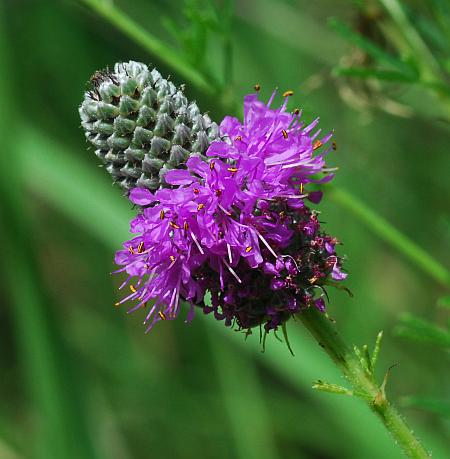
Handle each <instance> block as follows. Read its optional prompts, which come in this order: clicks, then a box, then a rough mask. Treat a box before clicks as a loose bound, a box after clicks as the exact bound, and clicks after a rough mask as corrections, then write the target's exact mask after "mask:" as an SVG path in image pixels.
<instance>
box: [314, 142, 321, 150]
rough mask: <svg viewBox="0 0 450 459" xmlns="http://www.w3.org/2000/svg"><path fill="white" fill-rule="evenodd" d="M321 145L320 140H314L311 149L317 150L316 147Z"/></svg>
mask: <svg viewBox="0 0 450 459" xmlns="http://www.w3.org/2000/svg"><path fill="white" fill-rule="evenodd" d="M322 145H323V143H322V141H320V140H316V141H315V142H314V144H313V150H317V149H318V148H320V147H321V146H322Z"/></svg>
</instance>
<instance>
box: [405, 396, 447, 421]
mask: <svg viewBox="0 0 450 459" xmlns="http://www.w3.org/2000/svg"><path fill="white" fill-rule="evenodd" d="M401 404H402V405H403V406H406V407H414V408H420V409H422V410H425V411H429V412H430V413H435V414H437V415H439V416H443V417H445V418H450V400H443V399H437V398H434V397H427V396H420V395H412V396H409V397H403V398H402V399H401Z"/></svg>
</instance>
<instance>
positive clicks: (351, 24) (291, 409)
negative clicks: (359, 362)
mask: <svg viewBox="0 0 450 459" xmlns="http://www.w3.org/2000/svg"><path fill="white" fill-rule="evenodd" d="M362 3H364V4H365V3H366V2H348V1H343V0H340V1H337V2H336V1H331V0H318V1H315V2H306V1H303V0H289V1H287V0H286V1H276V0H242V1H239V2H235V4H234V5H233V2H231V1H220V0H217V1H212V0H211V1H206V0H204V1H201V0H196V1H194V0H190V1H187V2H180V1H167V0H154V1H148V0H133V1H132V2H129V1H128V2H127V1H124V0H122V1H115V2H112V1H109V0H104V1H103V0H84V1H83V2H82V1H77V0H66V1H61V2H54V1H53V0H41V1H39V2H37V1H32V0H19V1H4V2H2V3H1V4H0V8H1V9H0V20H1V29H0V34H1V35H0V62H1V72H0V83H1V88H2V96H1V101H2V108H1V110H0V136H1V138H2V151H1V153H0V158H1V161H0V164H1V166H2V174H1V178H0V184H1V187H0V190H1V197H0V202H1V212H2V214H1V221H0V235H1V238H2V247H3V250H2V258H1V260H2V263H1V267H2V276H1V277H0V286H1V293H2V299H3V307H2V308H1V309H0V316H1V325H0V327H1V334H0V339H1V349H2V351H1V353H0V366H1V376H2V377H1V378H0V390H1V398H0V457H1V458H6V459H8V458H45V459H52V458H58V459H60V458H62V457H64V458H68V459H72V458H73V459H74V458H77V459H78V458H80V457H83V458H84V459H91V458H93V459H97V458H99V459H101V458H105V459H106V458H108V459H110V458H121V459H122V458H124V459H127V458H133V459H137V458H148V457H158V458H159V457H170V458H195V457H205V458H209V457H214V458H230V457H233V458H234V457H237V458H241V457H242V458H245V459H249V458H259V459H263V458H267V459H275V458H291V457H292V458H317V457H321V458H330V459H333V458H342V457H345V458H349V459H352V458H355V459H356V458H358V459H359V458H361V457H368V458H377V457H384V458H386V459H388V458H393V459H394V458H399V457H400V453H399V452H398V451H397V449H396V448H395V445H393V444H392V442H391V439H390V438H388V436H387V434H386V433H385V432H384V430H383V428H382V426H381V424H379V423H378V422H377V421H376V420H375V419H374V418H373V417H372V415H371V414H370V413H369V412H368V410H367V409H366V408H365V407H364V406H362V404H360V403H359V402H358V400H355V399H353V398H350V397H333V396H331V395H329V394H326V393H321V392H316V391H313V390H311V384H312V383H313V382H314V381H315V380H317V379H322V380H325V381H333V382H339V381H340V379H339V378H340V376H339V375H338V374H337V373H336V371H335V370H334V368H333V367H332V365H331V363H330V362H329V361H328V360H327V358H326V356H325V355H324V354H323V353H322V352H321V349H320V347H319V346H317V344H316V343H314V342H313V341H312V340H311V339H310V337H309V336H308V335H307V334H306V333H305V332H304V330H302V328H301V327H300V325H296V324H291V325H290V327H289V337H290V341H291V345H292V348H293V350H294V352H295V354H296V356H295V358H293V357H291V355H290V354H289V352H288V350H287V349H286V348H285V346H284V345H283V344H281V343H278V342H277V341H276V340H274V339H272V340H270V341H268V343H267V345H266V348H267V349H266V353H265V354H262V353H261V352H260V345H259V341H258V337H257V336H256V334H255V336H250V337H248V339H247V340H246V341H245V340H244V336H243V335H242V334H238V333H236V332H234V331H231V330H229V329H226V328H225V327H223V325H222V324H218V323H215V321H214V320H212V319H211V318H209V317H202V316H200V315H199V316H198V317H196V319H195V320H194V322H193V323H192V324H191V325H189V326H187V325H185V324H184V323H183V321H182V320H180V321H178V322H177V323H174V322H170V323H168V324H162V325H161V326H159V327H157V328H156V329H155V330H153V331H152V333H151V334H150V335H144V333H143V331H144V330H143V328H142V321H141V319H142V317H139V315H138V314H134V315H130V316H128V315H126V313H125V311H124V310H121V309H115V308H114V307H113V306H112V305H113V304H114V303H115V302H116V299H117V298H118V295H117V293H116V288H117V286H118V285H119V282H120V280H118V279H115V278H111V276H110V275H109V273H110V272H111V271H112V270H113V269H114V265H113V263H112V259H113V252H114V251H115V250H116V249H117V248H118V247H120V244H121V242H122V241H123V240H125V239H126V237H127V228H128V221H129V218H130V216H131V215H132V214H133V210H132V208H131V206H130V205H129V204H128V202H127V201H126V200H125V199H124V198H123V197H122V196H121V192H120V190H118V189H116V188H114V187H112V186H111V184H110V180H109V176H108V174H107V173H106V172H105V171H104V170H103V169H102V168H99V167H97V166H98V160H97V159H96V158H95V155H94V154H93V152H92V151H87V150H86V147H87V145H86V142H85V140H84V138H83V133H82V130H81V129H80V128H79V118H78V113H77V107H78V105H79V103H80V102H81V99H82V95H83V92H84V90H85V83H86V81H87V80H88V78H89V76H90V75H91V74H92V73H93V72H94V71H95V70H97V69H99V68H104V67H106V66H107V65H109V66H112V64H113V63H114V62H116V61H119V60H129V59H134V60H139V61H143V62H152V63H153V64H154V65H156V66H157V67H158V68H159V69H160V71H161V72H162V73H163V74H164V75H169V74H170V75H172V80H173V81H174V82H175V83H176V84H182V83H186V93H187V96H188V97H189V98H190V99H196V100H197V102H198V104H199V106H200V108H201V109H202V110H204V111H209V112H210V115H211V116H212V117H213V118H214V119H216V120H217V121H220V119H221V117H222V116H223V115H224V114H225V113H227V112H232V111H233V112H235V113H239V111H240V110H241V102H240V101H241V100H242V97H243V96H244V95H245V94H246V93H248V92H251V91H252V88H253V85H254V84H255V83H260V84H261V87H262V91H261V92H262V95H263V97H267V98H268V97H269V95H270V93H271V92H272V90H273V88H274V87H275V86H278V87H279V88H280V89H281V90H284V89H293V90H294V92H295V95H294V96H293V97H292V101H291V104H292V107H296V106H298V107H301V108H303V109H304V113H305V114H306V118H307V119H312V117H313V116H315V115H320V116H321V123H322V125H323V126H324V127H328V128H330V129H332V128H333V129H335V132H336V141H337V145H338V150H337V151H336V152H335V153H333V154H332V155H330V165H331V166H336V165H337V166H339V167H340V170H339V173H338V175H337V178H336V181H335V182H336V185H335V186H336V187H337V188H336V190H339V192H341V194H340V195H339V194H334V198H333V199H331V198H332V197H333V194H332V192H331V190H330V192H329V193H328V197H329V198H330V199H327V193H326V194H325V199H324V202H323V203H322V204H320V206H319V207H318V208H319V210H322V211H323V216H322V220H324V221H325V222H326V224H325V225H326V228H327V230H328V231H329V232H331V233H333V234H336V235H337V236H338V237H339V238H340V239H341V240H342V241H344V246H343V247H342V250H343V251H344V252H345V253H346V254H347V256H348V264H347V266H348V269H349V271H350V273H351V275H350V277H349V280H348V283H347V285H348V287H349V288H350V289H351V291H352V292H353V293H354V298H353V299H350V298H349V297H348V295H346V294H345V292H341V291H334V292H331V303H330V306H329V313H330V314H331V316H332V317H334V318H335V319H336V320H337V322H338V326H339V328H340V329H341V330H342V332H343V334H344V336H346V337H347V338H348V339H349V340H350V341H352V342H353V343H354V344H358V345H360V344H361V343H364V342H370V341H371V338H372V337H375V336H376V334H377V333H378V331H379V330H380V329H383V330H384V332H385V338H384V343H383V347H382V351H381V353H380V355H379V359H378V360H379V361H378V364H377V366H378V369H379V372H380V373H381V374H378V378H379V379H382V377H383V374H384V372H385V371H386V370H387V369H388V368H389V367H390V366H391V365H393V364H396V363H400V365H398V366H397V367H395V368H394V369H392V371H391V372H390V375H389V380H388V386H387V390H388V392H389V394H390V396H391V398H392V399H394V400H395V399H398V398H400V397H401V396H403V395H405V394H408V398H405V408H404V410H405V412H407V414H408V417H409V418H410V419H411V422H412V424H413V427H414V429H415V430H417V431H419V432H420V437H421V438H422V439H423V440H424V443H425V444H427V446H429V447H430V448H431V449H432V450H433V452H434V456H435V457H446V456H448V452H446V451H447V450H448V448H449V445H448V438H449V436H450V425H449V421H448V399H449V397H450V394H449V387H450V384H449V381H450V370H449V365H448V363H449V361H448V350H445V349H443V348H442V347H439V346H437V347H436V346H433V345H430V344H428V343H424V342H419V341H416V340H407V339H402V338H401V337H398V336H396V335H395V334H394V333H393V330H394V328H395V327H396V326H398V325H399V324H400V326H401V327H409V326H410V325H411V324H412V323H413V324H416V325H417V324H422V325H421V326H422V329H421V330H422V331H421V332H420V333H422V336H423V328H424V327H425V329H426V330H428V331H430V330H434V332H436V330H439V331H445V332H446V330H447V328H446V327H447V324H446V322H447V320H448V309H445V308H435V306H434V305H435V304H436V301H437V299H438V298H445V297H446V296H448V288H447V287H446V284H448V281H447V279H448V278H447V277H446V276H447V273H448V269H449V268H448V265H449V264H448V259H447V258H446V256H445V254H446V253H448V252H449V250H450V232H449V225H448V222H449V221H450V220H449V219H450V209H449V207H448V203H447V202H448V199H447V197H448V196H449V193H450V182H449V180H448V171H449V170H450V156H449V155H448V135H449V127H448V123H444V122H442V121H441V119H442V118H444V119H445V116H446V114H447V115H448V111H445V108H446V107H448V105H446V104H447V102H446V96H445V91H444V92H442V94H444V95H443V96H442V97H441V89H442V88H441V86H442V84H448V80H447V78H448V62H447V61H448V42H449V41H448V30H450V29H449V28H448V27H447V26H445V23H444V24H443V25H442V24H441V23H440V21H441V20H442V18H443V17H444V16H445V14H448V13H445V11H447V10H446V9H445V8H446V2H444V1H441V2H439V1H437V0H435V1H433V2H426V1H424V0H423V1H419V0H417V1H415V2H413V3H411V5H410V6H408V8H404V7H403V6H400V7H401V10H400V11H401V12H404V15H405V17H406V18H407V20H408V22H407V23H406V25H405V23H404V22H401V21H400V22H399V20H398V17H397V19H395V18H394V16H393V14H392V5H398V3H397V2H393V1H389V2H388V1H387V0H385V1H384V2H380V3H378V2H377V3H374V5H375V8H376V9H377V11H379V12H380V16H379V17H378V16H376V17H374V18H371V19H370V20H369V23H370V28H371V30H373V33H371V34H369V36H366V35H364V33H362V34H361V30H359V29H358V21H360V18H361V15H362V14H364V11H365V9H364V8H366V6H364V5H362V6H361V4H362ZM394 11H397V12H398V10H395V9H394ZM330 17H334V18H336V19H335V21H336V22H335V24H338V26H337V27H338V29H339V30H341V32H342V31H345V33H344V35H345V38H346V40H343V39H342V38H341V35H340V34H339V33H338V31H336V30H335V29H334V28H330V27H329V26H328V22H329V18H330ZM439 18H441V19H439ZM136 24H138V25H139V27H137V26H136ZM406 26H408V27H409V29H405V27H406ZM358 30H359V35H355V33H358ZM411 30H412V31H413V32H411ZM436 30H442V31H443V32H444V33H445V34H447V35H446V37H447V38H445V37H444V38H442V37H441V36H440V35H439V37H438V36H437V35H436ZM388 31H389V33H388ZM406 32H407V33H406ZM405 33H406V36H407V37H409V39H406V38H405ZM411 33H413V34H415V35H413V36H416V37H417V36H419V37H420V38H421V41H422V42H423V43H424V45H425V46H426V49H428V50H430V51H431V53H432V56H433V60H437V61H438V65H439V69H440V70H439V72H440V73H439V74H440V75H442V77H441V80H440V82H441V86H440V87H439V88H440V89H438V88H437V86H434V85H429V84H425V85H423V84H422V81H421V80H422V79H423V73H422V72H423V71H424V70H423V69H427V68H429V66H430V61H429V60H428V59H429V57H427V56H426V54H423V52H424V51H423V49H422V50H421V51H420V50H419V51H420V52H419V51H418V50H417V48H416V47H414V46H411V45H408V46H410V47H409V48H407V49H406V50H405V49H404V48H401V47H400V43H403V42H405V43H409V41H408V40H411V35H410V34H411ZM408 34H409V35H408ZM361 36H362V37H364V41H363V42H355V37H361ZM396 37H397V38H396ZM349 38H350V41H351V43H352V44H350V45H349V44H348V42H347V40H348V39H349ZM361 43H362V46H361ZM439 43H440V44H439ZM355 44H357V45H358V47H359V48H360V49H361V51H360V52H362V53H363V54H364V55H366V59H368V60H369V64H370V65H368V66H367V67H364V68H369V69H371V70H374V69H375V71H376V72H380V71H382V72H385V71H388V72H397V73H400V74H402V75H409V73H408V72H410V74H411V75H413V74H414V75H416V74H419V75H420V79H421V80H420V81H419V82H414V83H413V84H411V83H410V82H409V81H407V82H405V81H404V78H403V80H402V78H397V79H396V80H395V81H385V79H383V77H386V75H387V74H386V73H385V74H381V78H380V75H377V74H376V73H373V74H371V75H370V78H369V79H363V80H362V81H360V83H364V85H365V86H361V87H359V88H362V89H361V90H360V89H359V88H358V90H355V86H354V85H355V82H356V80H355V79H354V78H352V79H351V80H350V79H348V76H345V77H343V76H339V77H337V76H335V75H334V74H333V69H335V68H336V67H342V66H343V62H344V63H345V62H348V61H346V60H345V59H347V58H348V56H349V55H352V53H355V50H354V47H353V45H355ZM371 44H372V45H373V46H376V48H372V47H371ZM416 44H417V43H416ZM369 51H370V52H369ZM386 56H389V59H390V58H392V59H393V60H394V61H392V62H380V58H381V59H385V60H386V59H388V58H387V57H386ZM389 59H388V60H389ZM393 62H395V65H394V64H393ZM445 62H447V64H445ZM350 63H351V64H352V65H353V62H350ZM385 64H386V65H385ZM433 75H435V74H433ZM395 76H398V75H397V74H395ZM374 85H375V86H374ZM373 88H375V89H373ZM350 93H351V100H352V101H355V102H356V103H353V104H352V105H351V106H349V105H348V104H347V103H346V101H348V98H347V97H346V95H348V94H350ZM374 94H376V97H375V99H376V100H377V102H376V104H373V103H372V101H373V100H375V99H374V98H373V96H374ZM342 96H344V98H345V100H344V99H342ZM373 106H376V107H377V108H380V109H381V110H373V109H372V107H373ZM368 108H369V109H370V110H369V109H368ZM398 114H407V117H406V118H404V117H403V118H402V117H398V116H397V115H398ZM344 192H345V193H346V194H342V193H344ZM348 196H350V197H351V200H350V201H348V200H347V201H346V198H347V197H348ZM353 197H356V198H357V200H355V198H353ZM358 202H361V203H364V205H365V206H368V208H369V210H370V208H372V209H375V211H376V213H378V214H381V215H383V216H384V218H385V219H386V220H388V221H390V222H391V223H392V224H393V225H394V227H396V228H398V230H399V233H392V231H391V232H389V230H386V228H389V227H387V226H386V225H387V223H386V222H385V221H384V220H380V219H378V217H377V215H376V213H374V212H373V211H367V209H366V208H362V207H361V206H359V205H358ZM355 203H356V207H355ZM361 209H363V210H361ZM364 209H366V210H364ZM371 221H373V224H371ZM383 231H384V232H383ZM386 231H387V232H386ZM404 234H405V235H407V236H408V237H409V240H412V241H414V242H415V243H416V244H418V245H419V246H420V247H422V250H423V251H420V250H418V249H417V246H416V245H414V244H412V245H408V239H405V238H404V236H403V235H404ZM380 236H381V237H380ZM405 241H406V242H405ZM402 244H403V246H402ZM405 255H406V256H405ZM427 257H428V258H427ZM421 262H422V263H421ZM433 263H435V264H433ZM445 266H447V267H445ZM441 302H442V301H441ZM443 303H445V301H444V300H443ZM405 312H408V313H409V314H410V316H409V317H414V318H413V319H411V320H412V322H411V321H410V322H408V323H405V322H399V321H400V318H399V317H400V314H401V313H405ZM411 315H412V316H411ZM165 325H167V326H165ZM435 327H437V328H435ZM416 328H417V327H416ZM430 333H431V332H430ZM431 334H432V336H435V335H433V333H431ZM439 336H441V335H439ZM409 394H410V395H409ZM424 394H426V396H425V395H424ZM446 400H447V401H446ZM445 413H447V416H445ZM24 439H25V440H26V441H24Z"/></svg>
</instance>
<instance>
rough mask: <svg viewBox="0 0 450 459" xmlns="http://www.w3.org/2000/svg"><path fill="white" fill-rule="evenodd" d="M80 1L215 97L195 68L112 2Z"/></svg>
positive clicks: (102, 0)
mask: <svg viewBox="0 0 450 459" xmlns="http://www.w3.org/2000/svg"><path fill="white" fill-rule="evenodd" d="M80 1H81V2H83V3H85V4H86V5H87V6H89V7H90V8H91V9H92V10H94V11H95V12H96V13H98V14H99V15H100V16H103V18H105V19H106V20H108V21H109V22H110V23H111V24H114V25H115V26H116V27H117V28H118V29H119V30H121V31H122V32H123V33H124V34H125V35H127V36H128V37H130V38H131V39H132V40H134V41H135V42H136V43H138V44H140V45H141V46H142V47H143V48H145V49H146V50H147V51H149V52H150V53H151V54H154V55H156V56H158V58H159V59H160V60H161V61H162V62H164V63H165V64H167V65H168V66H170V67H172V68H173V69H174V70H175V71H176V72H177V73H179V75H180V76H182V77H183V78H185V79H186V80H187V81H190V82H191V83H192V84H193V85H195V86H196V87H197V88H198V89H200V90H201V91H203V92H204V93H206V94H208V95H213V94H214V93H215V90H214V86H213V85H212V84H210V83H209V82H208V81H207V80H206V79H205V78H204V76H203V75H202V74H201V73H200V72H198V71H197V70H196V69H195V68H194V67H192V66H191V65H189V64H188V63H186V61H185V60H184V59H183V58H182V56H181V55H180V54H179V53H177V52H175V51H174V50H173V49H172V48H170V47H169V46H167V45H166V44H165V43H163V42H162V41H161V40H159V39H158V38H156V37H154V36H153V35H151V34H150V33H149V32H148V31H147V30H145V29H144V28H143V27H141V26H140V25H139V24H138V23H136V22H135V21H133V19H131V18H130V17H129V16H127V15H126V14H125V13H124V12H123V11H121V10H120V9H119V8H117V7H116V6H114V4H113V3H112V2H108V1H104V0H80Z"/></svg>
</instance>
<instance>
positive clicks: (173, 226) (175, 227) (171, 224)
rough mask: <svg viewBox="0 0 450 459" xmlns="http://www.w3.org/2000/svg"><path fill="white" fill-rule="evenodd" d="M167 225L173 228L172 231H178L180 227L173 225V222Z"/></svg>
mask: <svg viewBox="0 0 450 459" xmlns="http://www.w3.org/2000/svg"><path fill="white" fill-rule="evenodd" d="M169 225H170V226H171V227H172V228H173V229H180V227H179V226H178V225H177V224H176V223H174V222H169Z"/></svg>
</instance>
